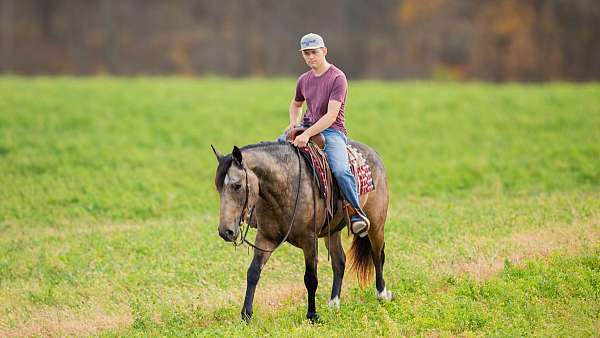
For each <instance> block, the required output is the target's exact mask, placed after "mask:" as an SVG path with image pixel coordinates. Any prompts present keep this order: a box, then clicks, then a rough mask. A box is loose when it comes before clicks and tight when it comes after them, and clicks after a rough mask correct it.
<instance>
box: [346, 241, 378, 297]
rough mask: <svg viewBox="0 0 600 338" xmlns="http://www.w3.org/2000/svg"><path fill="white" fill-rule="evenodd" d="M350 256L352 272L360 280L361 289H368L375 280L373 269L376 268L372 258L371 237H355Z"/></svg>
mask: <svg viewBox="0 0 600 338" xmlns="http://www.w3.org/2000/svg"><path fill="white" fill-rule="evenodd" d="M348 256H349V258H350V270H352V272H354V274H355V275H356V278H358V284H359V285H360V287H361V288H365V287H367V285H369V283H371V281H372V280H373V268H374V267H375V266H374V265H373V258H372V257H371V242H370V241H369V237H368V236H365V237H362V238H361V237H358V236H354V239H353V240H352V246H351V247H350V251H349V252H348Z"/></svg>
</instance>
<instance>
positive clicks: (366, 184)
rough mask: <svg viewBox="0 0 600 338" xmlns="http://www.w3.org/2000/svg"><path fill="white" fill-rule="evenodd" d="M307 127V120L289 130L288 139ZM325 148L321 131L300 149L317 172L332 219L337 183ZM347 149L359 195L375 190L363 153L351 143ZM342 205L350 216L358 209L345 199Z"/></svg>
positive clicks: (318, 181) (321, 192)
mask: <svg viewBox="0 0 600 338" xmlns="http://www.w3.org/2000/svg"><path fill="white" fill-rule="evenodd" d="M306 129H308V126H307V123H306V121H305V123H304V125H302V126H300V127H296V128H294V129H292V130H291V131H289V132H288V134H287V136H286V139H287V140H288V141H290V142H291V141H293V140H294V139H295V138H296V136H298V135H299V134H301V133H302V132H304V131H305V130H306ZM324 148H325V137H324V136H323V135H322V134H320V133H319V134H317V135H314V136H312V137H311V138H310V139H309V142H308V145H307V146H306V147H304V148H299V149H300V153H301V154H302V155H303V157H304V158H305V159H306V160H307V162H308V164H309V165H310V166H311V168H312V170H313V173H314V174H315V175H314V176H315V182H316V183H317V186H318V187H319V192H320V195H321V197H323V199H324V200H325V210H326V212H327V217H326V219H329V220H331V219H332V218H333V214H334V210H333V206H334V205H335V204H334V203H335V200H336V197H337V196H334V193H333V192H334V189H333V188H334V185H335V184H336V183H335V179H334V178H333V176H332V174H331V170H330V168H329V163H328V161H327V155H326V154H325V152H324V151H323V149H324ZM347 151H348V161H349V164H350V170H351V171H352V174H353V175H354V179H355V180H356V188H357V192H358V194H359V196H360V195H364V194H366V193H369V192H371V191H373V190H375V184H374V183H373V178H372V175H371V168H370V167H369V164H368V163H367V161H366V160H365V158H364V157H363V155H362V154H361V153H360V151H358V149H356V148H354V147H352V146H351V145H347ZM340 195H341V194H340ZM340 197H341V196H340ZM342 205H343V207H344V209H345V211H346V215H347V217H348V218H350V217H351V216H352V215H354V214H355V213H356V210H354V208H352V207H351V205H350V203H348V202H347V201H345V200H343V203H342ZM325 223H326V224H327V223H328V222H327V221H326V222H325Z"/></svg>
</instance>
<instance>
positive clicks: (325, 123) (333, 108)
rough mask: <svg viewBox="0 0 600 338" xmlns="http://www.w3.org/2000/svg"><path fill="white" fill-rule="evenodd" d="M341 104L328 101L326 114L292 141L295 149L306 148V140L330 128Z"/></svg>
mask: <svg viewBox="0 0 600 338" xmlns="http://www.w3.org/2000/svg"><path fill="white" fill-rule="evenodd" d="M341 106H342V103H341V102H340V101H336V100H329V103H327V114H325V115H323V117H321V118H320V119H319V120H318V121H317V122H316V123H315V124H313V125H312V126H311V127H310V128H308V129H306V130H305V131H304V132H303V133H302V134H300V135H298V136H296V139H294V142H293V143H294V145H295V146H297V147H306V144H307V143H308V140H309V139H310V137H311V136H314V135H317V134H318V133H320V132H322V131H323V130H325V129H327V128H329V127H331V125H332V124H333V122H335V119H336V118H337V116H338V114H339V113H340V107H341Z"/></svg>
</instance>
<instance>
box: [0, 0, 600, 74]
mask: <svg viewBox="0 0 600 338" xmlns="http://www.w3.org/2000/svg"><path fill="white" fill-rule="evenodd" d="M308 32H316V33H319V34H321V35H322V36H323V37H324V38H325V42H326V44H327V46H328V48H329V59H330V60H331V61H332V62H333V63H335V64H337V65H339V66H340V67H341V68H342V69H344V70H345V71H346V73H347V74H348V75H349V77H350V78H376V79H430V78H433V79H453V80H470V79H477V80H485V81H549V80H567V81H589V80H598V79H600V61H599V60H600V1H597V0H478V1H462V0H372V1H355V0H331V1H317V0H303V1H301V2H299V1H294V2H292V1H275V0H221V1H208V0H197V1H192V0H171V1H158V0H122V1H118V0H87V1H79V0H0V72H2V73H16V74H26V75H28V74H75V75H89V74H116V75H137V74H185V75H206V74H215V75H226V76H287V75H296V74H297V73H299V72H301V71H303V70H304V69H305V66H304V65H303V62H302V60H301V58H300V55H299V53H298V40H299V39H300V37H301V36H302V35H303V34H305V33H308Z"/></svg>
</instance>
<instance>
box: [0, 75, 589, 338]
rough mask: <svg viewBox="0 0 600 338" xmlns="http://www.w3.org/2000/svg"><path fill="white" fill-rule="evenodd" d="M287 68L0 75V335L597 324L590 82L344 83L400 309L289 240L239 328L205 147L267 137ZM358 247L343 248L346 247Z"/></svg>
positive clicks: (239, 267) (585, 330)
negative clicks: (375, 194)
mask: <svg viewBox="0 0 600 338" xmlns="http://www.w3.org/2000/svg"><path fill="white" fill-rule="evenodd" d="M293 86H294V81H293V80H292V79H271V80H255V79H243V80H229V79H220V78H207V79H199V80H198V79H182V78H123V79H116V78H91V79H89V78H88V79H86V78H79V79H76V78H18V77H3V78H0V336H2V335H20V336H22V335H32V334H37V335H47V334H75V335H87V334H90V335H98V334H100V335H105V336H132V335H133V336H149V335H150V336H156V335H166V336H188V335H191V334H194V335H206V336H247V335H279V336H323V335H333V336H372V335H389V336H398V335H410V336H412V335H443V336H448V335H493V336H521V335H540V336H597V335H598V332H600V306H599V305H598V304H600V299H599V298H600V245H599V240H600V86H599V85H597V84H585V85H574V84H561V83H557V84H547V85H516V84H511V85H490V84H481V83H470V84H453V83H428V82H415V83H406V82H405V83H397V82H386V83H384V82H351V83H350V92H349V102H348V104H347V119H348V122H347V126H348V129H349V130H350V136H351V137H352V138H355V139H358V140H361V141H363V142H365V143H368V144H369V145H371V146H373V147H374V148H375V149H376V150H377V151H378V152H379V153H380V154H381V156H382V157H383V159H384V162H385V165H386V169H387V171H388V178H389V184H390V189H391V201H390V212H389V218H388V222H387V224H386V260H387V261H386V270H385V273H386V280H387V283H388V287H389V288H390V289H391V290H392V291H393V292H394V293H395V296H396V298H395V300H394V301H392V302H389V303H380V302H378V301H377V300H376V299H375V297H374V288H373V287H370V288H368V289H366V290H361V289H360V288H358V285H357V283H356V281H355V280H354V279H353V278H351V276H350V275H349V274H347V275H346V276H347V277H346V278H345V282H344V289H343V292H342V307H341V309H340V310H339V311H332V310H329V309H328V308H327V307H326V303H327V298H328V296H329V292H330V287H331V279H332V272H331V268H330V264H329V262H327V256H326V251H325V248H324V246H323V245H322V243H321V248H320V266H319V282H320V283H319V289H318V293H317V306H318V310H319V311H320V314H321V317H322V321H321V323H319V324H316V325H311V324H308V323H306V322H305V321H304V315H305V311H306V304H305V302H306V300H305V293H304V285H303V280H302V276H303V259H302V254H301V252H300V251H299V250H297V249H294V248H292V247H290V246H284V247H283V248H282V249H280V251H279V252H277V253H275V254H274V255H273V256H272V258H271V260H270V261H269V263H268V264H267V266H266V267H265V270H264V272H263V276H262V279H261V281H260V283H259V286H258V289H257V295H256V299H255V315H254V321H253V322H252V323H251V324H250V325H245V324H243V323H241V322H240V319H239V310H240V308H241V304H242V300H243V292H244V287H245V271H246V269H247V266H248V264H249V261H250V259H251V256H250V255H248V254H247V250H246V249H242V250H239V249H238V250H237V251H235V250H234V249H233V247H231V245H227V244H226V243H225V242H223V241H222V240H221V239H220V238H219V236H218V233H217V219H218V195H217V194H216V192H215V189H214V184H213V175H214V170H215V165H216V162H215V159H214V155H213V154H212V151H211V150H210V144H211V143H212V144H214V145H216V146H217V148H218V149H220V150H221V151H223V152H229V151H230V150H231V147H232V146H233V145H234V144H236V145H244V144H248V143H255V142H258V141H263V140H272V139H274V138H275V137H276V136H277V135H279V134H280V133H281V130H282V129H283V128H284V127H285V126H286V125H287V112H286V110H287V105H288V103H289V100H290V98H291V94H292V92H293ZM344 241H345V244H346V245H347V244H348V242H349V241H348V239H344Z"/></svg>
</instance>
